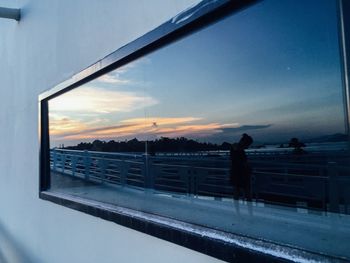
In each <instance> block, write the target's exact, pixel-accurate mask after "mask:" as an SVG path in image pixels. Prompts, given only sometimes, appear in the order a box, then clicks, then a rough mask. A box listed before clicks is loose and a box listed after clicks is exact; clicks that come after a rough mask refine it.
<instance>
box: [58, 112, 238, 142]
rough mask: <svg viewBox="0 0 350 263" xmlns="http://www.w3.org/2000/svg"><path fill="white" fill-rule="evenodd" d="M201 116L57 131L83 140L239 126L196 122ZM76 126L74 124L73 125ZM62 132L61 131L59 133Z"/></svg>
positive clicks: (135, 120)
mask: <svg viewBox="0 0 350 263" xmlns="http://www.w3.org/2000/svg"><path fill="white" fill-rule="evenodd" d="M200 120H201V118H195V117H178V118H163V117H150V118H147V119H144V118H133V119H127V120H123V121H120V122H119V123H118V124H117V125H114V126H103V127H92V128H91V126H90V128H86V129H81V126H78V125H77V126H76V128H77V130H74V129H71V130H69V132H67V131H68V129H66V130H64V129H62V130H60V131H58V132H57V130H55V131H56V133H54V134H55V135H56V137H57V138H58V139H61V140H62V139H63V140H82V139H117V138H125V137H137V136H140V135H155V136H164V137H181V136H186V135H196V136H197V137H204V136H210V135H213V134H216V133H220V132H221V129H222V128H225V127H237V126H238V124H219V123H208V124H195V122H198V121H200ZM71 127H74V126H71ZM59 132H61V133H59Z"/></svg>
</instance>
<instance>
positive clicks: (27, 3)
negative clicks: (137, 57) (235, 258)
mask: <svg viewBox="0 0 350 263" xmlns="http://www.w3.org/2000/svg"><path fill="white" fill-rule="evenodd" d="M197 1H198V0H167V1H165V0H128V1H125V0H103V1H101V0H74V1H73V0H72V1H70V0H0V6H6V7H15V8H21V9H22V20H21V21H20V23H17V22H16V21H11V20H5V19H0V182H1V183H0V261H1V262H11V263H12V262H35V263H40V262H50V263H51V262H58V263H61V262H84V263H88V262H152V263H153V262H201V263H202V262H216V260H215V259H213V258H211V257H208V256H205V255H202V254H199V253H197V252H194V251H191V250H188V249H186V248H183V247H180V246H177V245H174V244H172V243H169V242H165V241H162V240H160V239H156V238H154V237H152V236H148V235H144V234H142V233H139V232H136V231H134V230H130V229H128V228H125V227H121V226H119V225H116V224H114V223H111V222H108V221H104V220H101V219H99V218H95V217H92V216H89V215H86V214H83V213H80V212H78V211H74V210H70V209H68V208H65V207H61V206H59V205H55V204H53V203H50V202H47V201H43V200H40V199H39V198H38V175H39V168H38V154H39V146H38V126H37V123H38V103H37V101H38V95H39V94H40V93H42V92H43V91H45V90H47V89H49V88H52V87H53V86H55V85H56V84H58V83H60V82H62V81H64V80H65V79H67V78H69V77H70V76H71V75H73V74H75V73H77V72H79V71H81V70H82V69H84V68H86V67H87V66H89V65H91V64H93V63H94V62H96V61H97V60H99V59H101V58H102V57H104V56H105V55H108V54H109V53H111V52H112V51H114V50H116V49H117V48H119V47H121V46H123V45H125V44H127V43H128V42H130V41H132V40H133V39H135V38H137V37H139V36H141V35H143V34H144V33H146V32H148V31H150V30H151V29H153V28H155V27H156V26H158V25H160V24H161V23H162V22H165V21H166V20H168V19H169V18H171V17H172V16H174V15H176V14H177V13H179V12H180V11H182V10H183V9H185V8H187V7H188V6H190V5H192V4H194V3H196V2H197Z"/></svg>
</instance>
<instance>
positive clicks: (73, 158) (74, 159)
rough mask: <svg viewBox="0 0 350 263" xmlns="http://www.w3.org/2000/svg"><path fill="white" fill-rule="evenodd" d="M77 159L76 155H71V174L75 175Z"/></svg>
mask: <svg viewBox="0 0 350 263" xmlns="http://www.w3.org/2000/svg"><path fill="white" fill-rule="evenodd" d="M77 160H78V157H77V156H76V155H72V176H75V171H76V169H77Z"/></svg>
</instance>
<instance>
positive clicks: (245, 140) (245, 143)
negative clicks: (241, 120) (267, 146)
mask: <svg viewBox="0 0 350 263" xmlns="http://www.w3.org/2000/svg"><path fill="white" fill-rule="evenodd" d="M252 143H253V138H252V137H250V136H249V135H248V134H246V133H244V134H242V138H241V139H240V140H239V142H238V144H239V146H240V147H241V148H243V149H247V148H248V147H249V146H250V145H251V144H252Z"/></svg>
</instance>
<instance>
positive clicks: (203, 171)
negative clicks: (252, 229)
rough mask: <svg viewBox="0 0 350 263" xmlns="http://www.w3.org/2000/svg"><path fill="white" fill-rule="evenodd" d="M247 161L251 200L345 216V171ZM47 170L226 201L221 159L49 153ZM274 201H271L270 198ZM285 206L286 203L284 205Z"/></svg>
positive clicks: (348, 172) (349, 183)
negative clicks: (290, 202) (307, 204)
mask: <svg viewBox="0 0 350 263" xmlns="http://www.w3.org/2000/svg"><path fill="white" fill-rule="evenodd" d="M270 157H271V154H270V153H269V158H268V159H267V160H262V159H261V155H259V158H254V156H250V164H251V166H252V168H253V169H252V171H253V176H252V182H251V185H252V194H253V197H254V198H255V199H258V200H265V199H269V200H270V201H276V200H277V199H279V200H281V198H282V199H283V198H284V199H285V200H287V199H289V200H294V201H295V202H298V201H306V202H311V203H312V202H314V203H315V202H316V203H317V205H318V206H319V207H322V208H323V209H325V210H331V211H339V210H340V207H341V206H343V207H344V208H343V210H344V209H345V212H346V211H347V212H348V213H350V193H349V188H350V168H349V167H347V166H339V165H337V164H336V163H334V162H328V163H326V164H323V165H320V164H305V163H303V162H301V163H300V162H299V163H295V162H286V161H285V160H286V159H283V158H282V159H281V160H282V161H279V162H277V161H276V160H275V159H274V160H271V158H270ZM50 165H51V170H52V171H53V172H55V173H62V174H65V175H69V176H73V177H77V178H81V179H84V180H87V181H91V182H95V183H107V184H112V185H119V186H121V187H133V188H138V189H142V190H147V191H153V192H155V193H157V192H166V193H175V194H185V195H189V196H193V197H198V196H212V197H216V198H222V197H232V193H233V191H234V189H233V186H232V184H231V182H230V162H229V158H228V157H227V156H225V155H223V156H222V155H218V156H216V157H215V156H211V157H208V156H207V157H206V156H205V155H203V154H201V155H198V156H195V155H193V154H192V155H191V157H190V158H188V156H186V155H180V154H179V155H176V156H175V155H173V156H169V155H157V156H150V155H144V154H139V153H137V154H136V153H135V154H131V153H106V152H94V151H75V150H65V149H54V150H51V152H50ZM274 197H276V198H274ZM287 201H288V200H287Z"/></svg>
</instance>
